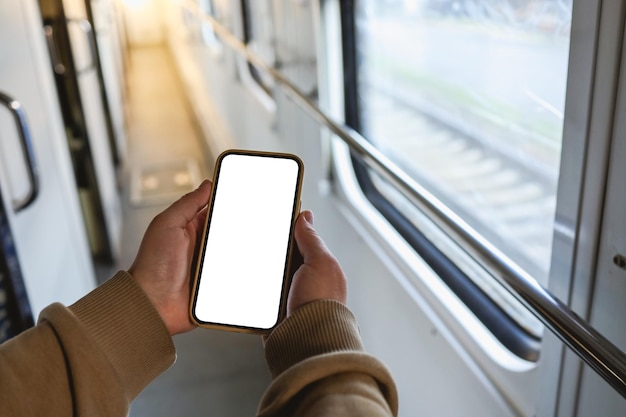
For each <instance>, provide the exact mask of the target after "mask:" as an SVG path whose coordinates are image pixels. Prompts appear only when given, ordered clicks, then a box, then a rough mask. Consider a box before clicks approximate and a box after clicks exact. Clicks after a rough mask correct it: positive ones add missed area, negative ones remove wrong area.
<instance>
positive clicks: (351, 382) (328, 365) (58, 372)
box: [0, 271, 398, 417]
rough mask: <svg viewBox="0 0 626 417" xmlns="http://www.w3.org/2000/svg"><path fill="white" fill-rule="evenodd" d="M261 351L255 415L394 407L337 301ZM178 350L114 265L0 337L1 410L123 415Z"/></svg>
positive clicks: (312, 307) (278, 332)
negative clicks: (262, 375) (264, 372)
mask: <svg viewBox="0 0 626 417" xmlns="http://www.w3.org/2000/svg"><path fill="white" fill-rule="evenodd" d="M265 350H266V351H265V353H266V360H267V363H268V365H269V368H270V372H271V374H272V377H273V381H272V383H271V384H270V386H269V387H268V389H267V391H266V393H265V395H264V397H263V399H262V400H261V404H260V405H259V411H258V415H259V416H290V415H294V416H295V415H297V416H352V415H355V416H357V415H358V416H390V415H396V414H397V408H398V405H397V403H398V400H397V394H396V389H395V385H394V383H393V379H392V377H391V376H390V374H389V372H388V371H387V369H386V368H385V367H384V365H382V364H381V363H380V362H379V361H378V360H376V359H375V358H373V357H372V356H369V355H367V354H366V353H365V352H364V350H363V346H362V343H361V340H360V337H359V333H358V328H357V324H356V320H355V318H354V316H353V315H352V313H351V312H350V311H349V310H348V309H347V307H345V306H344V305H343V304H341V303H339V302H336V301H331V300H319V301H315V302H312V303H309V304H307V305H305V306H303V307H301V308H300V309H298V310H297V311H296V312H295V313H294V314H292V315H291V316H290V317H289V318H287V319H286V320H285V321H283V322H282V323H281V324H280V325H279V326H278V327H277V328H276V329H274V331H273V332H272V334H271V335H270V336H269V338H268V340H267V343H266V348H265ZM175 359H176V352H175V349H174V344H173V342H172V339H171V337H170V335H169V334H168V331H167V329H166V327H165V324H164V323H163V321H162V320H161V318H160V317H159V315H158V313H157V312H156V310H155V309H154V307H153V306H152V304H151V303H150V301H149V299H148V298H147V297H146V295H145V294H144V293H143V291H142V290H141V289H140V288H139V287H138V286H137V284H136V283H135V281H134V280H133V278H132V277H131V276H130V275H129V274H128V273H126V272H124V271H120V272H118V273H117V274H116V275H115V276H113V277H112V278H111V279H109V280H108V281H107V282H105V283H104V284H103V285H101V286H100V287H98V288H96V289H95V290H94V291H92V292H91V293H89V294H88V295H86V296H85V297H83V298H82V299H80V300H79V301H78V302H76V303H75V304H73V305H71V306H70V307H69V308H67V307H64V306H63V305H61V304H52V305H51V306H49V307H47V308H46V309H45V310H44V311H43V312H42V313H41V316H40V318H39V322H38V324H37V326H35V327H34V328H32V329H30V330H27V331H25V332H23V333H22V334H20V335H19V336H16V337H14V338H13V339H11V340H9V341H7V342H5V343H4V344H2V345H0V416H24V417H27V416H42V415H45V416H50V417H54V416H77V417H81V416H89V417H92V416H109V417H115V416H126V415H127V414H128V412H129V407H130V403H131V401H132V400H133V399H134V398H136V397H137V395H138V394H139V393H140V392H141V391H142V390H143V389H144V388H145V387H146V386H147V385H148V384H149V383H150V382H151V381H152V380H153V379H155V378H156V377H157V376H158V375H160V374H161V373H162V372H164V371H165V370H166V369H167V368H168V367H169V366H171V365H172V364H173V363H174V362H175ZM206 414H207V415H210V414H211V410H207V412H206Z"/></svg>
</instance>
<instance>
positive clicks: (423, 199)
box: [184, 1, 626, 398]
mask: <svg viewBox="0 0 626 417" xmlns="http://www.w3.org/2000/svg"><path fill="white" fill-rule="evenodd" d="M184 6H185V7H186V8H188V9H189V10H191V11H192V12H194V13H195V14H196V16H198V17H199V18H200V19H201V20H203V21H205V22H207V23H209V24H210V25H211V27H212V28H213V30H214V31H215V32H216V33H217V34H218V35H219V36H220V38H221V39H222V40H223V41H224V42H225V43H227V44H228V45H229V46H230V47H231V48H233V49H234V50H235V51H236V52H237V53H239V54H241V55H242V56H244V57H245V58H246V60H248V62H250V63H251V64H253V65H255V66H256V67H258V68H259V69H260V70H262V71H264V72H266V73H267V74H269V75H271V76H272V78H274V80H275V81H276V82H277V84H278V85H280V86H281V87H282V88H283V89H284V91H285V92H286V93H287V95H288V96H289V97H290V98H291V99H292V100H293V101H294V102H295V103H296V104H298V105H299V106H300V107H301V108H302V109H303V110H305V111H306V112H307V114H308V115H309V116H311V117H312V118H313V119H315V120H316V121H318V122H319V123H320V124H321V125H323V126H325V127H326V128H328V129H329V130H330V131H331V132H332V133H334V134H335V135H337V136H338V137H339V138H340V139H341V140H342V141H343V142H345V143H346V144H347V145H348V146H349V147H350V149H351V150H352V151H353V152H355V153H357V154H358V155H360V156H361V158H362V159H363V160H364V162H365V163H366V164H367V165H368V167H370V168H371V169H373V170H374V171H376V173H378V174H379V175H381V176H383V177H384V178H385V179H387V180H388V181H390V182H391V183H392V184H394V185H395V186H396V187H397V188H398V189H399V191H400V192H401V193H402V194H403V195H404V196H405V197H406V198H408V199H409V200H410V201H411V202H412V203H413V204H415V205H416V206H417V207H419V209H420V210H422V212H424V213H425V214H426V215H427V216H428V217H429V218H430V220H431V221H433V222H434V223H435V224H437V226H439V227H440V228H441V229H442V230H444V231H445V232H446V233H447V234H448V235H450V236H451V237H452V238H453V239H456V240H458V241H460V242H462V243H463V247H464V249H465V250H466V251H467V252H468V253H470V254H471V255H472V256H474V257H475V258H476V259H478V260H480V261H481V262H482V264H483V266H484V267H485V268H486V269H487V270H488V272H489V273H491V274H492V275H493V276H494V277H495V278H496V280H497V281H498V282H499V283H500V284H501V285H502V286H503V287H504V288H505V289H507V290H508V291H509V292H510V293H511V294H512V295H513V296H514V297H515V298H516V299H517V300H518V301H520V302H521V303H522V304H523V305H525V306H526V308H528V310H529V311H530V312H531V313H533V314H534V315H535V316H536V317H537V318H538V319H539V320H540V321H541V322H542V323H543V324H544V325H545V326H546V327H547V328H548V329H550V330H551V331H552V332H553V333H554V334H555V335H556V336H557V337H558V338H559V339H560V340H561V341H562V342H563V343H565V344H566V345H567V346H568V347H569V348H570V349H572V350H573V351H574V352H575V353H576V354H577V355H578V356H579V357H580V358H581V359H582V360H583V361H584V362H585V363H586V364H587V365H589V366H590V367H591V368H592V369H594V370H595V371H596V372H597V373H598V374H599V375H600V376H601V377H602V378H604V380H605V381H607V382H608V383H609V384H610V385H611V386H612V387H613V388H614V389H615V390H616V391H617V392H619V393H620V394H621V395H622V396H623V397H625V398H626V354H625V353H624V352H622V351H621V350H620V349H619V348H618V347H617V346H615V345H614V344H613V343H612V342H611V341H610V340H608V339H607V338H606V337H604V336H603V335H602V334H601V333H600V332H598V331H597V330H595V329H594V328H593V327H592V326H591V325H590V324H589V323H587V322H586V321H585V320H583V319H582V318H581V317H580V316H578V315H577V314H576V313H575V312H574V311H572V310H571V309H570V308H569V307H568V306H567V305H565V304H564V303H563V302H561V301H560V300H559V299H558V298H557V297H556V296H554V295H553V294H552V293H551V292H550V291H548V290H547V289H546V288H544V287H543V286H542V285H541V284H539V283H538V282H537V280H535V279H534V278H533V277H531V276H530V275H529V274H528V273H526V271H524V270H523V269H522V268H520V267H519V266H518V265H517V264H516V263H515V262H514V261H512V260H511V259H510V258H509V257H507V256H506V255H505V254H504V253H503V252H502V251H500V250H499V249H498V248H497V247H495V246H494V245H493V244H491V243H490V242H489V241H488V240H486V239H485V238H484V237H483V236H481V235H480V234H479V233H478V232H476V231H475V230H474V229H473V228H472V227H471V226H470V225H469V224H467V223H466V222H465V221H464V220H463V219H462V218H460V217H459V216H458V215H457V214H456V213H454V212H453V211H452V210H451V209H450V208H448V207H447V206H446V205H445V204H443V203H442V202H441V201H439V200H438V199H437V198H436V197H435V196H434V195H432V194H431V193H430V192H428V190H426V189H425V188H424V187H422V186H421V185H420V184H419V183H417V182H416V181H415V180H413V178H411V177H410V176H409V175H407V174H406V173H405V172H404V171H403V170H402V169H400V168H399V167H398V166H397V165H396V164H394V163H393V162H392V161H391V160H390V159H389V158H387V157H386V156H385V155H384V154H383V153H381V152H380V151H379V150H378V149H377V148H376V147H374V146H373V145H372V144H371V143H370V142H368V141H367V140H366V139H365V138H363V136H361V135H360V134H359V133H358V132H356V131H354V130H353V129H351V128H350V127H348V126H345V125H343V124H341V123H339V122H337V121H335V120H333V118H332V117H330V116H329V115H327V114H326V113H324V112H323V111H322V110H320V109H319V108H318V107H317V106H316V105H315V104H314V103H313V102H312V101H311V100H309V99H308V98H307V97H306V95H305V94H303V93H302V92H301V91H300V90H299V89H298V88H297V87H296V86H294V85H293V84H292V83H291V82H290V81H289V80H288V79H287V78H285V77H284V76H283V75H282V74H280V73H279V72H278V71H276V70H275V69H274V68H272V67H270V66H268V65H267V64H265V62H264V61H263V60H262V59H261V58H260V57H258V56H257V55H256V54H255V53H254V52H252V51H251V50H250V49H248V48H247V47H246V45H245V44H244V43H243V42H242V41H241V40H240V39H239V38H237V37H236V36H235V35H233V34H232V33H231V32H230V31H229V30H228V29H227V28H225V27H224V26H223V25H222V24H221V23H219V22H218V21H217V20H216V19H214V18H213V17H212V16H210V15H208V14H206V13H204V12H203V11H202V10H200V9H199V7H198V6H197V5H196V4H195V3H193V2H190V1H188V2H185V3H184Z"/></svg>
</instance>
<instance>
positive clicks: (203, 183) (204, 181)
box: [198, 178, 211, 188]
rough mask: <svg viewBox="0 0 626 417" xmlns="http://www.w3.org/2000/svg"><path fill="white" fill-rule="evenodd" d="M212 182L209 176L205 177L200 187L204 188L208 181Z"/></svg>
mask: <svg viewBox="0 0 626 417" xmlns="http://www.w3.org/2000/svg"><path fill="white" fill-rule="evenodd" d="M210 182H211V181H209V179H208V178H205V179H204V180H203V181H202V182H201V183H200V185H198V188H202V187H204V186H205V185H207V184H208V183H210Z"/></svg>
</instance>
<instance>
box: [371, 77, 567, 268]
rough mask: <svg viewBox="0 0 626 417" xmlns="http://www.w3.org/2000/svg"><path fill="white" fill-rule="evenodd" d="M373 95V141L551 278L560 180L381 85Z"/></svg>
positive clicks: (518, 258)
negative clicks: (536, 169) (449, 123)
mask: <svg viewBox="0 0 626 417" xmlns="http://www.w3.org/2000/svg"><path fill="white" fill-rule="evenodd" d="M365 100H367V103H368V104H367V105H368V109H369V110H368V111H369V112H371V113H370V114H372V115H375V116H374V117H370V118H368V120H367V121H366V126H365V130H366V136H367V137H368V138H370V139H371V140H372V141H373V142H374V143H376V145H377V146H378V147H379V148H380V149H382V150H383V151H384V152H385V153H386V154H387V155H388V156H390V157H391V158H392V159H393V160H394V161H395V162H396V163H397V164H398V165H399V166H401V167H402V168H404V169H405V170H407V172H409V173H410V174H411V175H412V176H413V177H414V178H415V179H416V180H418V181H419V182H420V183H422V184H424V185H425V186H427V188H428V189H429V190H430V191H431V192H432V193H433V194H435V195H436V196H437V197H438V198H439V199H440V200H442V201H443V202H444V203H446V204H447V205H449V206H450V207H451V208H453V209H454V210H455V212H457V213H458V214H459V215H461V216H462V217H463V218H464V219H465V220H466V221H467V222H468V223H469V224H471V225H472V226H473V227H474V228H475V229H476V230H477V231H478V232H480V233H481V234H483V235H484V236H485V237H486V238H488V239H489V240H491V241H492V242H495V243H496V244H497V245H498V246H499V247H501V248H502V249H503V250H504V251H505V253H507V254H508V255H509V256H510V257H511V258H513V259H514V260H515V261H516V262H518V263H519V264H520V265H521V266H522V267H523V268H525V269H526V270H527V271H529V272H530V273H532V274H533V275H535V276H537V278H538V279H540V280H541V279H542V278H545V277H547V270H548V267H549V260H550V253H551V246H552V228H553V219H554V212H555V207H556V195H555V190H556V187H555V184H554V180H550V179H548V178H542V176H541V175H540V174H538V173H537V172H536V171H535V170H533V167H532V164H529V165H526V164H525V161H524V160H523V159H515V158H512V157H511V153H508V154H505V153H503V152H501V151H499V150H498V149H494V147H490V146H488V144H486V143H484V142H482V141H480V140H479V139H478V138H475V137H472V136H470V135H469V134H464V133H463V132H460V131H459V130H457V129H454V128H452V127H450V126H449V125H447V124H446V123H444V122H442V121H440V120H437V119H435V118H434V117H430V116H428V115H425V114H424V113H423V112H420V111H419V110H417V109H415V107H412V106H410V105H408V104H407V103H406V102H404V101H403V100H398V99H395V98H393V97H391V96H389V95H385V94H383V93H380V92H376V91H375V90H374V89H368V91H367V97H365ZM531 162H532V161H531Z"/></svg>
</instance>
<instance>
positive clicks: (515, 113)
mask: <svg viewBox="0 0 626 417" xmlns="http://www.w3.org/2000/svg"><path fill="white" fill-rule="evenodd" d="M571 2H572V0H527V1H519V0H500V1H483V0H395V1H394V0H387V1H384V2H383V1H377V0H364V1H356V2H355V34H356V62H357V65H358V67H357V69H356V73H357V86H356V91H357V94H358V102H357V109H358V123H359V125H360V126H359V129H360V131H361V133H362V134H363V135H364V136H365V137H366V138H368V139H369V140H370V141H372V142H373V143H374V144H375V145H376V146H377V147H378V148H379V149H381V150H382V151H383V152H384V153H385V154H386V155H387V156H388V157H389V158H391V159H392V160H394V162H396V163H397V164H398V165H399V166H401V167H402V168H403V169H405V170H406V171H407V172H408V173H410V174H411V175H412V176H413V177H414V178H415V179H416V180H417V181H418V182H420V183H421V184H423V185H425V186H427V187H428V188H429V190H430V191H431V192H432V193H433V194H435V195H436V196H437V197H438V198H439V199H440V200H442V201H443V202H444V203H445V204H447V205H448V206H449V207H451V208H452V209H454V210H455V211H456V212H457V213H458V214H459V215H460V216H461V217H462V218H463V219H464V220H465V221H466V222H468V223H469V224H470V225H471V226H472V227H473V228H474V229H475V230H477V231H478V232H479V233H481V234H482V235H483V236H484V237H486V238H487V239H489V240H490V241H491V242H493V243H494V244H495V245H496V246H497V247H498V248H500V249H501V250H502V251H503V252H505V254H507V255H508V256H509V257H510V258H511V259H513V260H514V261H515V262H517V263H518V264H519V265H520V266H522V267H523V268H524V269H526V270H527V271H528V272H529V273H531V274H532V275H533V276H534V277H536V278H537V279H539V280H540V281H542V280H544V281H545V279H546V278H547V275H548V267H549V264H550V256H551V246H552V228H553V220H554V213H555V206H556V185H557V176H558V172H559V160H560V150H561V140H562V127H563V113H564V105H565V85H566V77H567V62H568V51H569V34H570V22H571V9H572V3H571ZM376 184H377V187H378V188H379V190H380V192H381V193H383V194H384V195H385V196H386V197H387V198H388V199H391V200H392V201H394V202H397V204H398V205H401V206H402V207H404V208H403V209H402V211H403V213H404V215H405V216H406V217H407V218H409V219H413V218H416V217H417V216H415V215H414V214H413V212H412V210H413V209H412V208H411V207H409V205H407V204H405V203H404V202H402V201H401V198H400V197H397V196H395V195H394V193H393V192H391V191H389V190H387V191H385V187H386V186H384V185H382V184H381V183H380V182H379V181H378V182H376Z"/></svg>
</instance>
